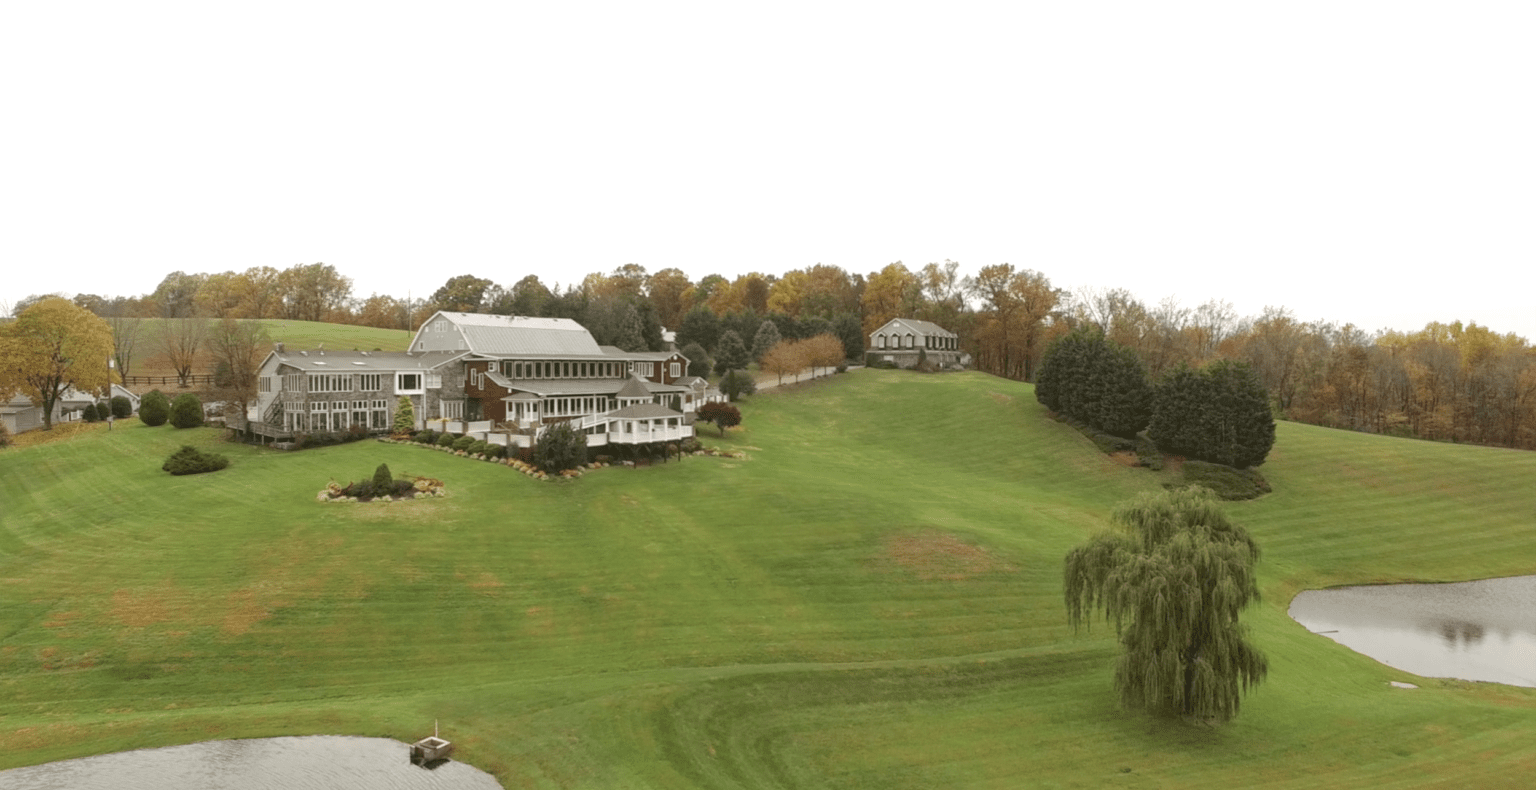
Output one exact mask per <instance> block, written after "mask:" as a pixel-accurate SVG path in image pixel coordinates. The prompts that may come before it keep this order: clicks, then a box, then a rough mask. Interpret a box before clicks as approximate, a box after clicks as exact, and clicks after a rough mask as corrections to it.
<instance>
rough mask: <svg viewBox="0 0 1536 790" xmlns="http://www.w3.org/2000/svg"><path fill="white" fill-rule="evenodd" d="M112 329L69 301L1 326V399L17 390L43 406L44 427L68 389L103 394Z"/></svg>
mask: <svg viewBox="0 0 1536 790" xmlns="http://www.w3.org/2000/svg"><path fill="white" fill-rule="evenodd" d="M111 357H112V328H111V327H110V326H108V324H107V322H106V321H104V320H102V319H101V318H100V317H98V316H96V315H95V314H94V313H92V312H91V311H89V310H86V309H85V308H83V307H79V306H77V305H76V304H74V303H73V302H71V301H69V300H68V299H63V298H60V297H49V298H47V299H44V300H42V301H41V302H38V303H37V304H34V305H32V306H31V307H28V308H27V309H25V310H23V311H21V313H20V314H19V315H17V316H16V320H14V321H11V322H10V323H7V324H3V325H0V398H3V399H5V400H9V399H10V398H11V397H12V396H13V395H15V394H16V393H17V392H20V393H21V394H23V395H26V396H27V397H28V398H30V399H31V400H32V402H33V403H34V404H36V405H38V406H41V407H42V408H43V428H44V430H52V429H53V410H54V406H55V404H57V403H58V401H59V398H60V397H61V396H63V394H64V393H65V391H67V390H69V389H70V388H74V389H75V390H77V391H79V392H88V393H93V394H104V393H105V391H106V390H107V389H108V388H109V387H110V386H111V379H109V378H108V372H107V371H108V369H107V360H108V359H110V358H111Z"/></svg>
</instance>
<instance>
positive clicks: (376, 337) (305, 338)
mask: <svg viewBox="0 0 1536 790" xmlns="http://www.w3.org/2000/svg"><path fill="white" fill-rule="evenodd" d="M183 320H186V319H181V318H146V319H144V320H143V321H142V322H141V324H140V329H139V333H138V335H137V336H136V337H137V345H136V346H135V348H136V350H137V353H135V354H134V359H133V362H132V367H131V368H130V369H129V371H128V373H129V375H132V376H174V375H176V371H175V369H173V368H172V367H171V365H170V362H169V361H168V360H167V359H166V357H165V354H164V353H163V352H162V351H161V350H160V345H159V342H160V341H159V338H160V336H161V334H162V333H163V332H164V327H165V323H166V322H167V321H183ZM208 320H209V321H210V322H212V321H216V320H218V319H208ZM257 323H259V324H261V326H262V328H264V329H266V330H267V335H268V337H269V338H270V339H271V341H272V342H273V343H283V344H284V345H286V346H287V348H288V349H289V350H291V351H298V350H301V349H303V350H308V349H311V348H315V347H316V346H320V345H322V344H323V345H324V346H325V347H326V348H330V349H333V350H343V351H345V350H352V349H358V350H361V351H373V350H375V349H377V350H379V351H404V350H405V349H406V348H407V347H408V346H409V345H410V343H411V337H412V335H413V333H412V332H407V331H405V330H403V329H376V328H374V327H371V326H352V325H351V324H326V323H321V322H319V321H289V320H287V319H282V318H262V319H258V320H257ZM268 350H270V348H267V349H263V350H262V352H261V353H262V356H263V357H264V356H266V352H267V351H268ZM213 367H214V358H213V354H212V352H211V351H209V350H207V349H204V350H203V351H201V352H199V353H198V356H197V361H196V363H195V364H194V365H193V366H192V372H193V373H195V374H197V375H205V374H208V373H212V372H213Z"/></svg>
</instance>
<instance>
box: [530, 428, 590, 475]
mask: <svg viewBox="0 0 1536 790" xmlns="http://www.w3.org/2000/svg"><path fill="white" fill-rule="evenodd" d="M586 460H587V437H585V436H583V435H582V434H580V433H578V432H577V431H576V429H575V428H573V427H571V424H570V422H557V423H555V424H554V425H551V426H549V427H547V428H545V429H544V430H543V431H541V432H540V433H539V438H538V441H537V442H535V443H534V445H533V463H534V465H536V466H538V467H539V468H540V469H543V470H544V471H546V472H548V473H550V474H556V473H559V472H563V471H565V470H567V469H575V468H576V467H578V466H580V465H581V464H583V463H586Z"/></svg>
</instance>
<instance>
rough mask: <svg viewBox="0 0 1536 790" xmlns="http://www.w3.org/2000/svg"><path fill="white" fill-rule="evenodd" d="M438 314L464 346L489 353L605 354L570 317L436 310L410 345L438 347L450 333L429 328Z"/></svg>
mask: <svg viewBox="0 0 1536 790" xmlns="http://www.w3.org/2000/svg"><path fill="white" fill-rule="evenodd" d="M439 317H441V318H443V319H446V320H447V321H448V323H449V324H450V327H449V328H450V329H451V330H453V332H454V333H456V334H457V335H459V336H462V337H463V339H464V346H465V350H468V351H472V352H474V353H476V354H481V355H484V356H489V357H507V356H518V355H534V356H553V357H561V358H565V359H571V358H576V357H589V358H592V359H598V358H602V357H603V356H604V354H603V352H602V350H601V349H599V348H598V347H597V342H596V341H594V340H593V339H592V333H590V332H588V331H587V330H586V327H583V326H582V325H581V324H578V323H576V322H575V321H572V320H571V319H569V318H534V317H530V316H522V315H494V314H489V313H456V312H450V311H447V310H439V311H438V312H436V313H434V314H432V317H431V318H428V319H427V320H426V322H424V323H423V324H422V326H421V329H419V330H417V333H416V336H415V337H414V338H412V347H413V348H414V347H417V345H418V344H420V343H425V344H426V345H427V346H428V347H437V348H441V347H442V346H443V345H444V343H445V341H447V340H448V338H449V337H452V335H448V334H447V333H439V332H432V331H430V330H429V328H430V327H432V326H433V325H435V323H436V321H437V319H438V318H439Z"/></svg>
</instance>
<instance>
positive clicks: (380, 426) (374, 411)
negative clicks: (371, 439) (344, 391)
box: [368, 400, 390, 431]
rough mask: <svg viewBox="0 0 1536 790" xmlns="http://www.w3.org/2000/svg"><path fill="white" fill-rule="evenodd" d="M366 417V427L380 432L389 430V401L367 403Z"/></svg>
mask: <svg viewBox="0 0 1536 790" xmlns="http://www.w3.org/2000/svg"><path fill="white" fill-rule="evenodd" d="M368 415H369V420H368V427H370V428H373V429H374V430H376V431H382V430H385V429H387V428H389V427H390V424H389V401H387V400H373V401H368Z"/></svg>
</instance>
